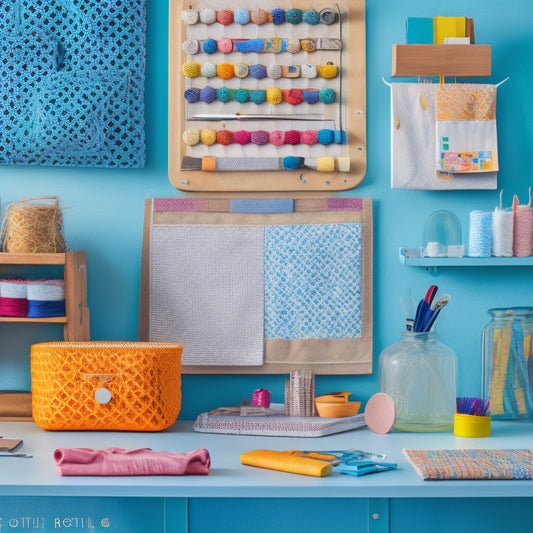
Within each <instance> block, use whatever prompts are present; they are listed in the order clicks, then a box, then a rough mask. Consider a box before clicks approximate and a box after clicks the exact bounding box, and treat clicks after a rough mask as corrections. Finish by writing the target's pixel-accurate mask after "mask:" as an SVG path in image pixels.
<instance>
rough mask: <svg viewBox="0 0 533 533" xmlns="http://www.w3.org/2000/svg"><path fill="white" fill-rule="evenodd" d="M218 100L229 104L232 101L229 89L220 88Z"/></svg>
mask: <svg viewBox="0 0 533 533" xmlns="http://www.w3.org/2000/svg"><path fill="white" fill-rule="evenodd" d="M217 100H218V101H219V102H222V103H224V104H225V103H226V102H229V101H230V100H231V91H230V90H229V89H228V88H227V87H219V88H218V89H217Z"/></svg>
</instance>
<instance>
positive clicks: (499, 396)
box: [481, 307, 533, 419]
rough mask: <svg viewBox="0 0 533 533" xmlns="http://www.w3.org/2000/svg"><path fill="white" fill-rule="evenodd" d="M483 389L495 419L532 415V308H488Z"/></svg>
mask: <svg viewBox="0 0 533 533" xmlns="http://www.w3.org/2000/svg"><path fill="white" fill-rule="evenodd" d="M488 313H489V315H490V316H491V317H492V318H491V321H490V322H489V323H488V324H487V325H486V326H485V328H484V329H483V340H482V346H483V366H482V373H481V382H482V391H483V395H484V397H485V398H490V415H491V417H492V418H496V419H518V418H533V390H532V386H533V357H530V355H531V353H532V352H533V342H532V339H533V307H509V308H499V309H489V311H488Z"/></svg>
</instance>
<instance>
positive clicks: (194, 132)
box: [183, 128, 200, 146]
mask: <svg viewBox="0 0 533 533" xmlns="http://www.w3.org/2000/svg"><path fill="white" fill-rule="evenodd" d="M183 142H184V143H185V144H186V145H187V146H195V145H196V144H198V143H199V142H200V130H198V129H196V128H187V129H186V130H185V131H184V132H183Z"/></svg>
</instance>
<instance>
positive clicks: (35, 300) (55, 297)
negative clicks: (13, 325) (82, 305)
mask: <svg viewBox="0 0 533 533" xmlns="http://www.w3.org/2000/svg"><path fill="white" fill-rule="evenodd" d="M65 314H66V311H65V281H64V280H63V279H51V280H36V281H32V280H26V279H9V278H5V279H0V316H11V317H27V318H46V317H55V316H65Z"/></svg>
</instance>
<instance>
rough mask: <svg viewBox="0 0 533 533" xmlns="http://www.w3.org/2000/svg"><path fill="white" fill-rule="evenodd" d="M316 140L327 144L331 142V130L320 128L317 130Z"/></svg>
mask: <svg viewBox="0 0 533 533" xmlns="http://www.w3.org/2000/svg"><path fill="white" fill-rule="evenodd" d="M316 140H317V142H318V143H319V144H324V145H328V144H331V143H332V142H333V130H329V129H322V130H319V131H318V134H317V139H316Z"/></svg>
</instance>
